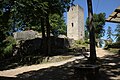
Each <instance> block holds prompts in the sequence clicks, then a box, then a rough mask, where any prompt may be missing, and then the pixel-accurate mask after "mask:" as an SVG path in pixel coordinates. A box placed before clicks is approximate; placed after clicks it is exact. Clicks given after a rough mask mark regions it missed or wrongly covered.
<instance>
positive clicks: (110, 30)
mask: <svg viewBox="0 0 120 80" xmlns="http://www.w3.org/2000/svg"><path fill="white" fill-rule="evenodd" d="M112 35H113V34H112V29H111V27H110V26H108V29H107V40H112Z"/></svg>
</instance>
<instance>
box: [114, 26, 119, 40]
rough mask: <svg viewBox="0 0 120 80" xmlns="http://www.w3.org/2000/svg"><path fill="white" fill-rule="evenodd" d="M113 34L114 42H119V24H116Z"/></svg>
mask: <svg viewBox="0 0 120 80" xmlns="http://www.w3.org/2000/svg"><path fill="white" fill-rule="evenodd" d="M115 32H116V34H115V36H116V39H117V40H116V42H120V24H118V25H117V27H116V29H115Z"/></svg>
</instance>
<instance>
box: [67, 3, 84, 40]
mask: <svg viewBox="0 0 120 80" xmlns="http://www.w3.org/2000/svg"><path fill="white" fill-rule="evenodd" d="M84 36H85V33H84V11H83V8H81V7H80V6H79V5H75V6H71V7H70V9H69V11H68V12H67V37H68V38H72V39H74V40H80V39H84Z"/></svg>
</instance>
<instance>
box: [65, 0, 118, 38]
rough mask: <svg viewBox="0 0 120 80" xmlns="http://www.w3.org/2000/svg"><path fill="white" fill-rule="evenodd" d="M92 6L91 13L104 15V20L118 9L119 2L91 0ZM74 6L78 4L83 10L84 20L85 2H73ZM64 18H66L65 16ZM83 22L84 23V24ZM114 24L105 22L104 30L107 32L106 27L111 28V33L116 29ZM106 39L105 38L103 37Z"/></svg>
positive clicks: (115, 0)
mask: <svg viewBox="0 0 120 80" xmlns="http://www.w3.org/2000/svg"><path fill="white" fill-rule="evenodd" d="M92 3H93V4H92V5H93V12H94V13H101V12H104V13H106V18H108V16H109V15H110V14H111V13H112V12H113V11H114V10H115V9H116V8H117V7H118V6H120V0H92ZM74 4H79V5H80V6H81V7H82V8H83V9H84V20H85V21H86V18H87V16H88V10H87V0H75V1H74ZM65 17H66V16H65ZM85 21H84V22H85ZM116 25H117V24H116V23H110V22H106V24H105V26H104V28H105V30H107V28H108V26H111V27H112V31H113V32H114V29H115V28H116ZM103 38H104V39H106V36H104V37H103Z"/></svg>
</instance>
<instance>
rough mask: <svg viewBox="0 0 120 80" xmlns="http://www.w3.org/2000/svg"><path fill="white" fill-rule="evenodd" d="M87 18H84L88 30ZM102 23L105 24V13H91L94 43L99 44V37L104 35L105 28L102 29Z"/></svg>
mask: <svg viewBox="0 0 120 80" xmlns="http://www.w3.org/2000/svg"><path fill="white" fill-rule="evenodd" d="M88 24H89V20H88V18H87V20H86V27H87V30H88V31H89V30H90V29H89V27H88ZM104 25H105V13H99V14H93V26H94V27H95V38H96V45H98V44H101V43H100V42H99V41H100V38H101V37H103V36H104V34H105V30H104Z"/></svg>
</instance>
